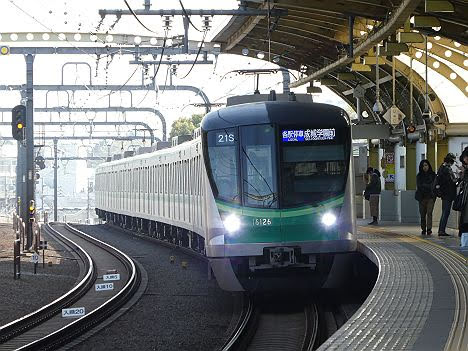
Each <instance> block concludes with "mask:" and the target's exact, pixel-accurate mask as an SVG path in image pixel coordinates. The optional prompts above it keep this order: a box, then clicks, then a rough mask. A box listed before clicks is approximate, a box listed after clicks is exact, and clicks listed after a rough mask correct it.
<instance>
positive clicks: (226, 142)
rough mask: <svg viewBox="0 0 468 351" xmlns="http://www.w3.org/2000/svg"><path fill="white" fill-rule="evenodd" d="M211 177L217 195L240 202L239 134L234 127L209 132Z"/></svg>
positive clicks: (223, 198)
mask: <svg viewBox="0 0 468 351" xmlns="http://www.w3.org/2000/svg"><path fill="white" fill-rule="evenodd" d="M207 142H208V155H209V162H210V164H209V165H210V170H211V174H210V178H211V180H212V182H213V183H214V184H213V185H214V189H213V190H214V195H215V197H217V198H219V199H221V200H225V201H229V202H237V203H238V202H239V201H240V198H239V186H238V183H239V182H238V179H239V178H238V174H239V171H238V136H237V130H236V129H234V128H231V129H225V130H217V131H210V132H208V134H207Z"/></svg>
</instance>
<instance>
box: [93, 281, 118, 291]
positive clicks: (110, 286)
mask: <svg viewBox="0 0 468 351" xmlns="http://www.w3.org/2000/svg"><path fill="white" fill-rule="evenodd" d="M95 289H96V291H106V290H114V283H104V284H96V286H95Z"/></svg>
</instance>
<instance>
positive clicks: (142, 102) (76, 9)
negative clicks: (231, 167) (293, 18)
mask: <svg viewBox="0 0 468 351" xmlns="http://www.w3.org/2000/svg"><path fill="white" fill-rule="evenodd" d="M143 2H144V0H129V3H130V5H131V7H132V8H133V9H140V8H142V4H143ZM183 3H184V6H185V8H187V9H189V8H205V9H211V8H217V9H220V8H226V9H229V8H237V6H238V2H237V1H236V0H223V1H219V0H184V1H183ZM152 5H153V8H166V9H169V8H175V9H179V8H180V7H179V1H178V0H164V1H161V0H152ZM116 8H121V9H125V8H126V7H125V4H124V1H123V0H118V1H116V0H94V1H90V0H81V1H77V0H66V1H64V0H34V1H33V0H2V1H0V13H1V18H2V21H0V34H1V33H6V32H15V31H19V32H36V31H37V32H42V31H49V30H52V31H54V32H56V33H60V32H78V31H79V32H83V33H89V32H94V31H95V29H96V26H97V24H98V23H99V20H100V17H99V15H98V10H99V9H116ZM31 17H34V18H31ZM141 20H142V21H143V22H144V23H145V25H146V26H148V27H149V28H150V29H152V30H154V31H155V32H157V33H158V34H159V36H163V31H162V21H161V18H160V17H159V16H142V17H141ZM228 20H229V18H226V17H219V16H218V17H215V18H214V19H213V27H212V30H211V31H210V32H209V35H208V39H210V38H211V37H212V36H213V35H214V34H215V33H216V32H217V31H218V30H219V29H220V28H222V27H223V26H224V24H225V23H226V22H227V21H228ZM114 21H115V17H109V18H106V19H105V20H104V22H103V23H102V26H101V28H100V32H107V31H109V28H110V26H111V25H112V24H113V23H114ZM192 21H193V22H194V24H195V25H196V26H197V27H201V18H200V17H197V16H193V17H192ZM181 22H182V19H181V17H175V18H174V21H173V29H172V31H171V33H170V35H178V34H182V33H183V30H182V24H181ZM110 33H112V34H136V35H154V34H152V33H149V32H147V31H146V30H145V29H144V28H143V27H142V26H140V25H139V24H138V23H137V21H136V20H135V19H134V18H133V17H132V16H124V17H123V18H122V19H121V20H120V21H119V22H118V23H117V24H116V25H115V27H114V28H113V29H112V30H110ZM189 36H190V39H193V40H201V38H202V34H201V33H198V32H197V31H195V30H193V29H192V28H191V29H190V33H189ZM0 42H1V41H0ZM8 44H9V45H12V46H13V45H24V46H26V45H38V44H37V43H18V44H12V43H8ZM48 45H57V46H67V45H76V43H74V42H59V43H57V42H56V43H53V44H52V43H50V44H48ZM193 58H194V57H193V56H191V57H190V56H185V55H179V56H178V57H176V56H173V57H172V59H193ZM130 59H132V58H131V57H130V56H116V57H115V58H114V60H113V61H112V62H111V63H110V64H109V68H108V70H107V72H106V70H105V69H104V66H105V65H106V60H105V59H103V60H101V61H100V64H99V66H98V68H97V69H96V59H95V57H90V56H88V55H79V56H78V55H74V56H65V55H41V56H38V57H36V60H35V70H34V80H35V83H36V84H60V82H61V80H62V77H61V66H62V65H63V63H65V62H67V61H84V62H87V63H89V64H90V65H91V66H92V67H93V72H92V81H93V84H106V83H108V84H116V85H121V84H123V83H124V82H125V81H126V80H127V79H128V78H129V77H130V75H131V74H132V73H133V72H134V70H135V66H133V65H129V64H128V61H129V60H130ZM266 67H276V65H274V64H270V63H268V62H266V61H262V60H256V59H250V58H246V57H241V56H234V55H224V54H223V55H220V56H219V58H218V62H217V65H216V66H214V65H200V66H196V67H195V68H194V69H193V71H192V73H191V74H190V75H189V76H188V77H187V78H185V79H181V78H180V77H183V76H184V75H185V74H186V72H188V69H189V67H188V66H179V68H178V72H177V77H174V79H173V84H175V85H193V86H196V87H198V88H202V89H203V90H204V91H205V93H206V94H207V95H208V97H209V99H210V100H211V102H224V101H225V98H226V96H228V95H239V94H247V93H252V92H253V85H254V80H253V77H245V76H237V75H236V74H233V73H231V74H228V72H230V71H232V70H235V69H240V68H266ZM415 67H416V69H419V70H420V67H419V66H418V65H417V64H416V65H415ZM167 68H168V66H162V67H161V68H160V70H159V73H158V77H157V83H158V84H164V83H165V82H167V83H169V82H168V81H167V76H166V73H167ZM430 71H431V70H430ZM463 71H464V72H461V73H460V75H461V76H462V77H464V78H465V79H467V77H466V76H467V74H466V73H467V72H466V70H463ZM295 74H296V75H297V72H295ZM88 76H89V73H88V71H87V69H85V67H83V66H79V67H75V66H68V67H67V68H66V69H65V71H64V77H63V81H64V83H65V84H79V83H84V84H88V83H89V82H88V81H89V79H88ZM429 78H430V79H429V80H430V84H431V86H432V87H433V88H434V90H435V91H436V92H437V93H438V94H439V95H440V97H441V98H442V99H443V101H444V103H445V105H446V107H447V110H448V113H449V118H450V120H451V121H452V122H466V121H467V118H466V112H465V111H466V108H467V107H468V106H467V100H466V96H465V95H464V94H463V93H461V92H460V91H458V90H457V89H455V88H454V86H453V85H452V84H451V83H450V82H448V81H446V80H445V79H441V77H440V76H439V75H438V74H437V73H433V72H431V73H430V76H429ZM141 79H142V73H141V70H140V69H138V70H137V72H136V73H135V74H134V76H133V78H131V79H130V81H129V83H128V84H140V83H141ZM291 79H293V78H291ZM281 81H282V77H281V74H280V73H278V74H276V75H271V76H262V77H261V80H260V90H261V91H262V92H268V91H269V90H270V89H272V88H274V89H276V90H277V91H281ZM24 82H25V63H24V59H23V58H22V57H20V56H18V55H11V56H3V57H0V84H23V83H24ZM305 89H306V88H305V86H303V87H300V88H298V89H295V91H296V92H305ZM323 90H324V92H323V93H322V94H320V95H317V96H315V97H314V99H315V101H320V102H328V103H332V104H337V105H341V106H342V107H344V105H345V103H344V102H343V101H342V100H341V99H340V98H339V97H337V96H336V95H335V94H334V93H332V92H331V91H330V90H328V89H326V88H323ZM105 96H106V93H103V92H94V93H88V92H79V93H76V94H75V95H74V96H72V97H71V105H73V106H76V107H80V106H82V107H85V106H88V107H91V106H106V104H107V103H108V98H105ZM19 99H20V97H19V94H18V93H16V92H1V93H0V105H1V106H5V107H12V106H14V105H16V104H18V103H19ZM201 102H202V100H201V98H200V97H199V96H195V95H194V94H193V93H190V92H159V93H157V94H156V93H155V92H150V93H148V94H147V93H146V92H134V93H133V104H134V106H135V105H138V106H141V107H155V108H157V109H159V110H160V111H161V112H162V113H163V114H164V116H165V117H166V121H167V125H168V127H169V126H170V125H171V123H172V121H173V120H174V119H176V118H178V117H180V116H190V115H191V114H193V113H203V112H204V109H203V108H199V107H194V106H191V105H190V104H192V103H201ZM110 103H111V105H113V106H120V105H124V106H129V105H130V98H129V94H128V93H127V92H122V93H115V94H113V95H112V96H111V102H110ZM34 104H35V107H41V106H45V93H43V92H36V93H35V100H34ZM48 104H49V106H63V105H66V104H67V97H66V95H65V94H63V93H61V94H56V93H51V94H49V95H48ZM87 117H90V118H95V120H103V119H104V118H105V116H104V114H100V115H97V116H87ZM58 118H59V116H57V115H54V114H49V113H38V114H36V120H50V119H52V120H58ZM78 118H83V115H81V116H78V115H77V116H73V115H72V116H68V115H66V116H64V115H63V114H62V115H61V116H60V119H62V120H63V119H65V120H68V119H71V120H73V119H78ZM108 118H109V119H110V120H116V119H118V120H123V119H124V118H126V119H127V120H144V121H147V122H148V123H149V124H150V125H151V126H152V127H153V128H160V124H159V122H158V121H155V120H154V117H153V115H152V114H146V115H145V114H144V113H127V115H126V116H123V115H122V114H119V113H114V114H109V115H108ZM5 119H6V120H8V119H9V116H7V117H5ZM1 133H6V134H5V135H9V133H10V131H9V129H8V128H6V129H5V128H4V129H2V130H1ZM77 134H80V132H79V131H77ZM81 134H83V133H81ZM156 135H158V132H157V133H156ZM0 136H1V134H0Z"/></svg>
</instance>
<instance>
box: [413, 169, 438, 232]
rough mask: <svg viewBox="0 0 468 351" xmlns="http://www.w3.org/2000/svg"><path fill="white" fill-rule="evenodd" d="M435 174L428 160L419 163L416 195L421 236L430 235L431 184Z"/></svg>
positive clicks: (432, 205)
mask: <svg viewBox="0 0 468 351" xmlns="http://www.w3.org/2000/svg"><path fill="white" fill-rule="evenodd" d="M435 177H436V174H435V173H434V171H433V170H432V166H431V164H430V162H429V161H428V160H422V161H421V162H420V163H419V173H418V175H417V176H416V186H417V188H416V195H415V198H416V200H417V201H418V202H419V214H420V215H421V235H426V234H427V235H431V234H432V211H433V210H434V202H435V197H434V194H433V193H432V184H433V183H434V179H435Z"/></svg>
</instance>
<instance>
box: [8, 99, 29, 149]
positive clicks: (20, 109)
mask: <svg viewBox="0 0 468 351" xmlns="http://www.w3.org/2000/svg"><path fill="white" fill-rule="evenodd" d="M24 128H26V106H24V105H18V106H15V107H13V109H12V110H11V133H12V135H13V138H14V139H16V140H18V141H22V140H24Z"/></svg>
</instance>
